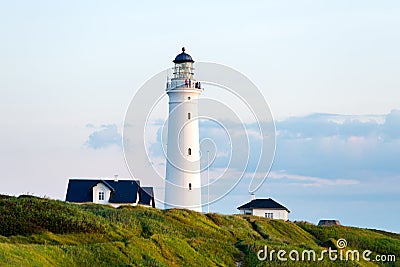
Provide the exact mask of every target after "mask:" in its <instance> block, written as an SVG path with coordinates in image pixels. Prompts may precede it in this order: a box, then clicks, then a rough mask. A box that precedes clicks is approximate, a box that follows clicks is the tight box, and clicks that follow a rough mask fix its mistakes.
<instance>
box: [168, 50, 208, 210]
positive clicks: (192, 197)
mask: <svg viewBox="0 0 400 267" xmlns="http://www.w3.org/2000/svg"><path fill="white" fill-rule="evenodd" d="M173 62H174V63H175V67H174V69H173V70H174V73H173V74H174V76H173V78H172V79H171V80H170V81H168V82H167V88H166V91H167V94H168V97H169V116H168V143H167V167H166V177H165V180H166V181H165V208H166V209H170V208H187V209H191V210H195V211H200V212H201V179H200V145H199V122H198V118H197V117H198V98H199V96H200V94H201V91H202V89H201V85H200V82H197V81H196V80H195V79H194V77H193V75H194V73H193V70H194V68H193V62H194V61H193V59H192V57H191V56H190V55H188V54H187V53H185V48H182V53H180V54H179V55H177V56H176V58H175V60H174V61H173Z"/></svg>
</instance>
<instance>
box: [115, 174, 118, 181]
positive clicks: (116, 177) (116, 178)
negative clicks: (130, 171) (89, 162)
mask: <svg viewBox="0 0 400 267" xmlns="http://www.w3.org/2000/svg"><path fill="white" fill-rule="evenodd" d="M114 182H118V174H114Z"/></svg>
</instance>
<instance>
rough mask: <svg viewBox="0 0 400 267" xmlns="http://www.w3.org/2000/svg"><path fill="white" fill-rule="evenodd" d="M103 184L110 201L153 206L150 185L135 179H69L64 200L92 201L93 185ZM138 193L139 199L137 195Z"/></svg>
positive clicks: (152, 194)
mask: <svg viewBox="0 0 400 267" xmlns="http://www.w3.org/2000/svg"><path fill="white" fill-rule="evenodd" d="M98 184H104V185H105V186H106V187H107V188H109V189H110V191H111V195H110V199H109V202H110V203H136V202H139V204H143V205H151V206H154V193H153V188H152V187H140V182H139V181H137V180H103V179H69V182H68V189H67V196H66V199H65V200H66V201H68V202H77V203H85V202H93V193H92V192H93V191H92V190H93V187H95V186H96V185H98ZM138 193H139V201H137V195H138ZM151 200H153V201H151Z"/></svg>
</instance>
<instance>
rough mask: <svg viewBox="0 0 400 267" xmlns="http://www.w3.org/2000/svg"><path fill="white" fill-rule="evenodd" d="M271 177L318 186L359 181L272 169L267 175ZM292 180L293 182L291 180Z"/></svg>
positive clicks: (306, 185)
mask: <svg viewBox="0 0 400 267" xmlns="http://www.w3.org/2000/svg"><path fill="white" fill-rule="evenodd" d="M268 177H269V178H271V179H277V180H280V179H283V180H288V181H289V182H288V184H290V185H295V186H304V187H320V186H340V185H355V184H359V183H360V181H358V180H355V179H328V178H321V177H313V176H304V175H297V174H289V173H287V172H285V171H273V172H270V173H269V175H268ZM293 181H294V182H293Z"/></svg>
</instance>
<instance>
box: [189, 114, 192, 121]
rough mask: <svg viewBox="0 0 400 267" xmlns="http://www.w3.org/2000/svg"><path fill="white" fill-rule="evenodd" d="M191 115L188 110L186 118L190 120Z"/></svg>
mask: <svg viewBox="0 0 400 267" xmlns="http://www.w3.org/2000/svg"><path fill="white" fill-rule="evenodd" d="M191 116H192V114H190V112H189V113H188V120H190V117H191Z"/></svg>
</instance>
